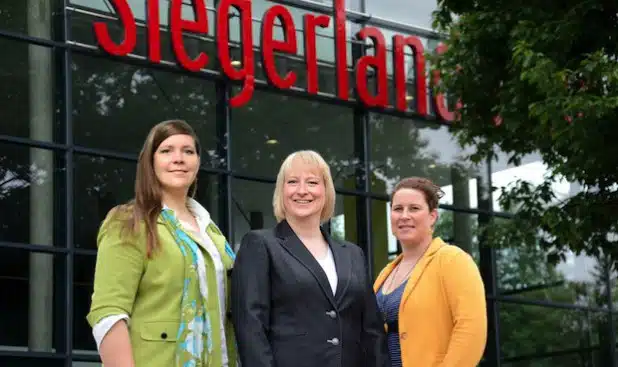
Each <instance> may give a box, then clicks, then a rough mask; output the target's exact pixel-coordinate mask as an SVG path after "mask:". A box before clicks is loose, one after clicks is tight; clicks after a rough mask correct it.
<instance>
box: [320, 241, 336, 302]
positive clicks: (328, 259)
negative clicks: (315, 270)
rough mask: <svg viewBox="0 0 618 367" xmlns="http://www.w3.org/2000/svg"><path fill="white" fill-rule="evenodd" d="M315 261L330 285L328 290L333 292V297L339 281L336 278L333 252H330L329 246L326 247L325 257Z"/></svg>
mask: <svg viewBox="0 0 618 367" xmlns="http://www.w3.org/2000/svg"><path fill="white" fill-rule="evenodd" d="M316 260H317V261H318V263H319V264H320V266H321V267H322V269H323V270H324V272H325V273H326V277H327V278H328V282H329V283H330V288H331V289H332V290H333V295H335V293H336V292H337V282H338V281H339V279H338V277H337V268H336V267H335V258H334V257H333V252H332V251H331V249H330V246H328V251H326V256H324V258H322V259H318V258H316Z"/></svg>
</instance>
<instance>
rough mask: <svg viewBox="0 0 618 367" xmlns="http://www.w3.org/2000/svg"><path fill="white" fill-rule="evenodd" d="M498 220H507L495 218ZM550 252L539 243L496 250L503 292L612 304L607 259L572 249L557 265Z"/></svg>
mask: <svg viewBox="0 0 618 367" xmlns="http://www.w3.org/2000/svg"><path fill="white" fill-rule="evenodd" d="M495 223H496V224H498V225H499V224H500V223H507V220H505V219H498V218H496V219H495ZM546 254H547V252H546V251H544V250H542V249H541V248H540V247H539V246H538V245H536V244H535V243H531V244H523V243H522V244H521V246H512V247H509V248H500V249H498V250H497V251H496V267H497V277H498V279H497V284H498V290H499V292H500V294H502V295H505V296H515V297H523V298H529V299H535V300H546V301H553V302H560V303H573V304H578V305H587V306H590V307H601V308H605V307H608V299H607V293H606V290H607V286H606V279H608V271H609V270H608V267H607V266H608V264H607V260H603V259H595V258H593V257H590V256H586V255H583V254H581V255H576V254H574V253H571V252H568V253H567V254H566V259H565V260H564V261H560V262H559V263H558V264H556V265H553V264H551V263H549V262H548V261H547V257H546Z"/></svg>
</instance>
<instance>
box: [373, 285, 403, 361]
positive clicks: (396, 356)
mask: <svg viewBox="0 0 618 367" xmlns="http://www.w3.org/2000/svg"><path fill="white" fill-rule="evenodd" d="M406 283H408V280H407V279H406V280H405V281H404V282H403V283H401V285H399V287H397V288H396V289H395V290H394V291H392V292H391V293H389V294H386V295H385V294H384V293H382V287H380V289H379V290H378V293H377V294H376V298H377V301H378V307H380V312H381V313H382V315H383V317H386V319H385V320H384V322H394V321H396V320H397V319H398V318H399V304H400V303H401V296H402V295H403V290H404V289H405V288H406ZM386 338H387V342H388V354H389V355H390V358H391V366H392V367H402V363H401V345H400V344H399V333H394V332H389V333H387V334H386Z"/></svg>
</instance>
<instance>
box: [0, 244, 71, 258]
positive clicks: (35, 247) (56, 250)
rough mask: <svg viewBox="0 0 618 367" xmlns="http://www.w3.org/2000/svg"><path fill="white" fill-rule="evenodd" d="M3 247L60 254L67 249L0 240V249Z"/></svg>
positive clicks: (64, 252) (66, 251)
mask: <svg viewBox="0 0 618 367" xmlns="http://www.w3.org/2000/svg"><path fill="white" fill-rule="evenodd" d="M3 248H11V249H17V250H24V251H30V252H40V253H45V254H51V255H62V254H66V253H68V250H67V249H66V248H64V247H53V246H50V245H41V244H35V243H21V242H10V241H0V249H3Z"/></svg>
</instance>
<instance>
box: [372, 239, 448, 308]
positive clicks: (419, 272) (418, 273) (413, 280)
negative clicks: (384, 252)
mask: <svg viewBox="0 0 618 367" xmlns="http://www.w3.org/2000/svg"><path fill="white" fill-rule="evenodd" d="M444 245H446V244H445V243H444V241H442V239H441V238H439V237H436V238H434V239H433V240H432V241H431V243H430V244H429V248H428V249H427V251H426V252H425V254H424V255H423V257H421V258H420V260H419V261H418V263H417V264H416V266H415V267H414V269H413V270H412V273H411V274H410V277H409V278H408V284H406V287H405V289H404V290H403V295H402V296H401V305H400V309H403V307H404V306H405V303H406V301H407V300H408V298H409V297H410V295H411V294H412V292H413V291H414V288H416V285H417V284H418V282H419V281H420V279H421V277H422V276H423V273H424V272H425V269H427V266H429V264H431V262H432V261H433V259H434V258H435V256H436V253H437V252H438V250H440V249H441V248H442V246H444ZM402 259H403V255H399V256H397V258H396V259H395V260H393V261H392V262H391V263H390V264H388V265H386V267H385V268H384V270H383V271H382V272H381V273H380V275H379V276H378V278H377V279H376V281H375V283H374V284H373V290H374V292H375V293H378V290H379V289H380V287H381V286H382V284H383V283H384V281H385V280H386V278H388V276H389V275H390V273H391V272H392V271H393V270H394V269H395V266H397V264H399V262H400V261H401V260H402Z"/></svg>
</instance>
